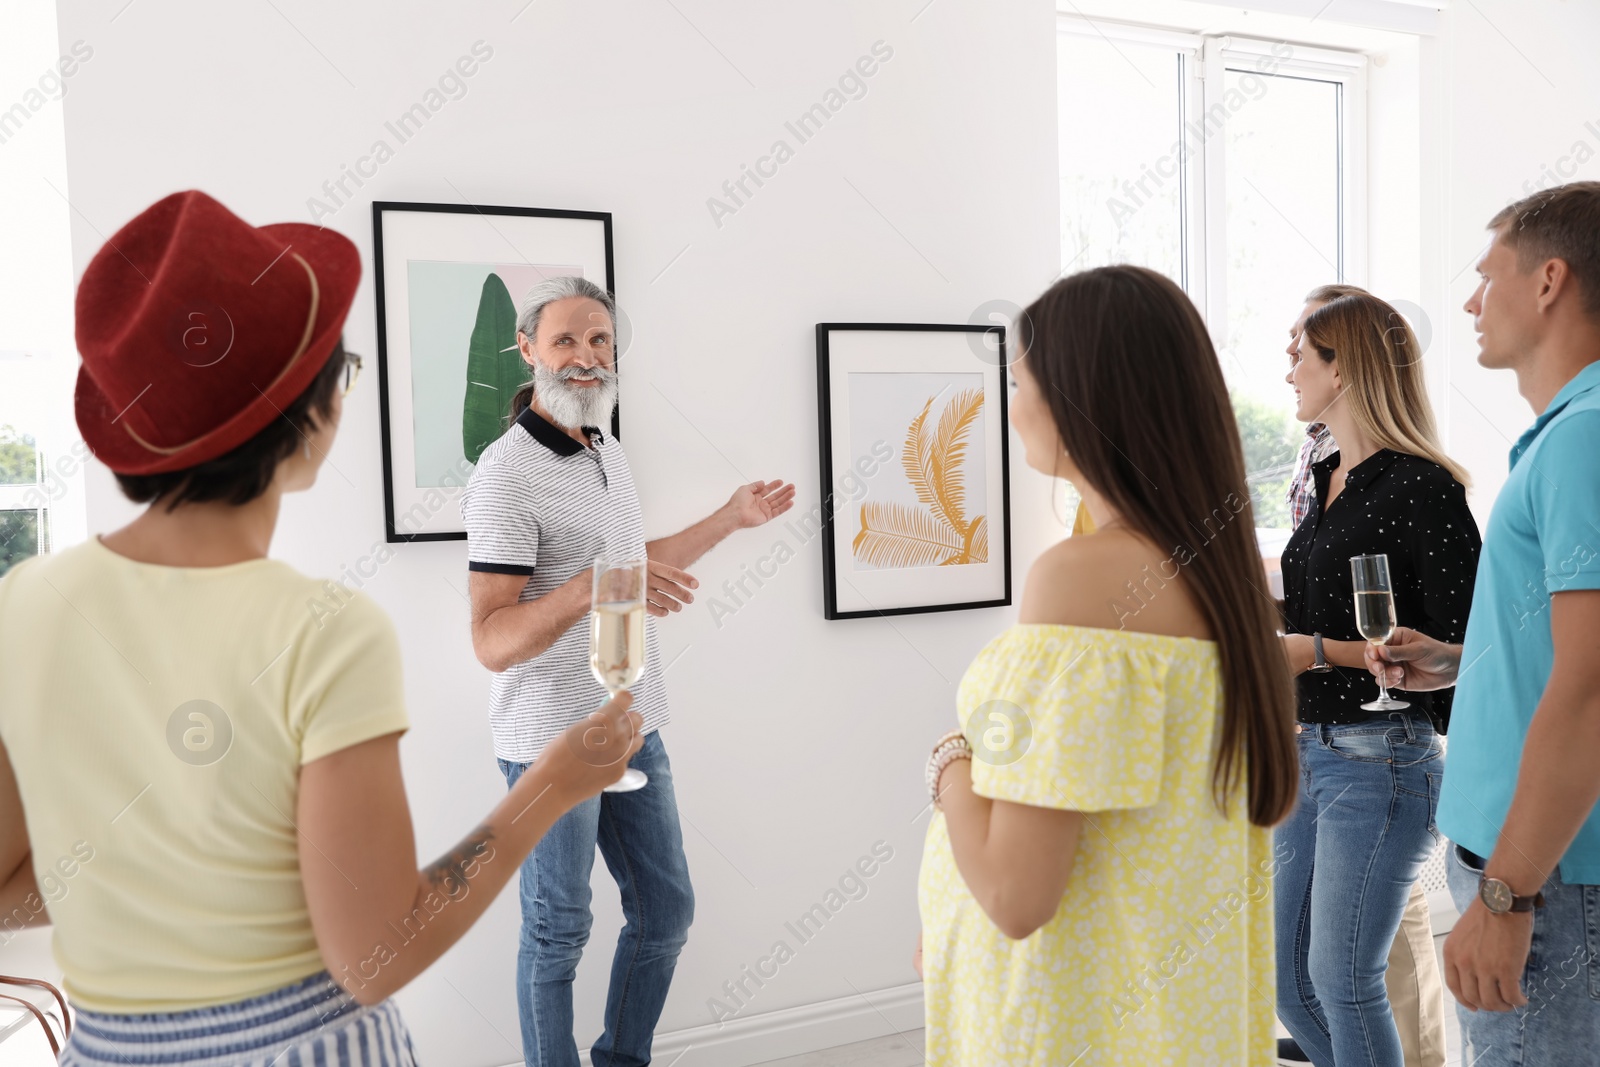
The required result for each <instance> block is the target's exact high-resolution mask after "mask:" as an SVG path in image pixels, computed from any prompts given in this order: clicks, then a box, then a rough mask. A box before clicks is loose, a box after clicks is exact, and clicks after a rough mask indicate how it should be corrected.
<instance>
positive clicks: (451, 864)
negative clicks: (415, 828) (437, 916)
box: [423, 823, 494, 900]
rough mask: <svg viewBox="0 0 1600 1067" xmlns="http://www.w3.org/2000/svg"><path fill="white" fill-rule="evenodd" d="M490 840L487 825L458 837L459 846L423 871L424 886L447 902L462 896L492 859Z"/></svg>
mask: <svg viewBox="0 0 1600 1067" xmlns="http://www.w3.org/2000/svg"><path fill="white" fill-rule="evenodd" d="M493 840H494V831H493V830H492V829H490V828H489V825H488V824H487V823H485V824H484V825H482V826H480V827H478V828H477V829H476V830H474V831H473V832H472V833H470V834H468V835H467V836H466V837H464V838H462V840H461V843H460V844H458V845H456V847H455V848H453V849H451V850H450V851H449V852H447V853H445V854H444V855H443V856H440V857H439V858H438V859H436V860H434V861H433V862H432V863H430V864H429V865H428V866H427V867H426V868H425V869H424V870H423V876H424V877H425V878H427V880H428V885H429V886H431V887H432V888H433V891H434V892H436V893H441V894H443V895H444V896H445V897H446V898H447V899H449V900H460V899H462V898H463V897H465V896H466V895H467V893H468V892H469V891H470V889H471V886H470V883H471V881H472V879H473V878H474V877H476V876H477V874H478V870H479V868H481V867H482V866H483V865H484V864H485V863H489V862H491V861H492V860H493V859H494V847H493V846H492V845H491V844H490V842H491V841H493Z"/></svg>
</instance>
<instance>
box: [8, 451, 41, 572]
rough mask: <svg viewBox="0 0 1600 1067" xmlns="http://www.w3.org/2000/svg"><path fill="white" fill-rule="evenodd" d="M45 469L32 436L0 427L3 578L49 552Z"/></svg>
mask: <svg viewBox="0 0 1600 1067" xmlns="http://www.w3.org/2000/svg"><path fill="white" fill-rule="evenodd" d="M44 469H45V468H44V457H43V456H42V455H41V454H40V452H39V449H38V447H37V446H36V445H35V442H34V439H33V438H32V437H30V436H28V435H26V434H21V433H18V432H17V431H16V429H15V428H14V427H10V426H0V575H3V574H5V572H6V571H8V570H10V569H11V568H12V566H14V565H15V564H17V563H20V562H21V561H22V560H25V559H27V558H28V557H29V556H35V555H38V554H39V553H41V552H48V551H50V510H49V508H48V507H46V500H47V499H48V498H47V496H46V494H45V493H44V492H43V488H42V484H41V483H42V481H43V474H44Z"/></svg>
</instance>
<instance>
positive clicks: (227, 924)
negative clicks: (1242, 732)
mask: <svg viewBox="0 0 1600 1067" xmlns="http://www.w3.org/2000/svg"><path fill="white" fill-rule="evenodd" d="M359 277H360V263H359V260H358V257H357V253H356V249H355V247H354V245H352V244H351V243H350V242H349V241H348V240H347V239H345V238H344V237H341V236H339V235H338V234H335V233H333V232H332V231H330V230H325V229H318V228H316V227H312V226H306V225H299V224H282V225H276V226H263V227H259V228H257V227H252V226H250V225H248V224H247V223H245V222H243V221H242V220H241V219H239V218H238V217H236V216H235V215H233V214H232V213H231V212H229V211H228V210H227V209H226V208H225V207H223V206H222V205H221V204H219V203H217V202H216V201H215V200H213V199H211V198H210V197H208V196H206V195H205V194H203V193H198V192H186V193H178V194H175V195H173V196H170V197H167V198H166V199H164V200H162V201H160V202H159V203H157V204H155V205H154V206H152V207H150V208H149V209H148V210H146V211H145V212H144V213H143V214H141V215H140V216H139V217H137V218H136V219H134V220H133V221H132V222H130V223H129V224H128V225H127V226H126V227H124V228H123V229H122V230H121V231H119V232H118V233H117V234H116V236H114V237H113V238H112V239H111V240H110V241H108V242H107V243H106V246H105V247H104V248H102V249H101V250H100V252H99V253H98V254H97V255H96V256H95V257H94V259H93V260H92V261H91V262H90V264H89V266H88V269H87V270H86V271H85V272H84V276H83V280H82V282H81V283H80V285H79V289H78V299H77V339H78V347H79V350H80V352H81V353H82V356H83V367H82V370H81V372H80V374H79V378H78V386H77V417H78V425H79V427H80V429H81V431H82V433H83V436H84V439H85V441H87V442H88V443H89V445H90V447H91V448H92V449H93V450H94V452H95V454H96V456H97V457H98V458H99V459H101V460H102V461H103V462H104V463H105V464H106V465H107V466H109V467H110V468H111V470H112V471H113V472H115V474H116V476H117V480H118V482H119V484H120V485H121V487H122V489H123V492H124V493H126V494H127V495H128V496H129V497H130V498H131V499H133V500H135V501H137V502H140V503H148V504H149V505H150V507H149V508H148V509H147V510H146V511H145V512H144V513H143V514H142V515H140V516H139V517H138V518H137V519H135V520H134V521H133V522H131V523H129V524H128V525H127V526H125V527H123V528H122V529H120V530H117V531H116V532H114V533H110V534H107V535H105V536H103V537H95V538H90V539H89V540H88V541H87V542H85V543H84V544H82V545H78V546H75V547H73V548H70V549H68V550H66V551H64V552H60V553H57V554H55V555H53V556H48V557H40V558H36V559H33V560H29V561H27V562H25V563H23V564H21V565H19V566H17V567H15V568H13V569H12V570H11V571H10V572H9V573H8V574H7V575H6V577H5V578H4V580H0V927H3V928H4V929H5V930H6V935H5V936H6V937H9V935H10V931H12V930H15V929H17V928H18V927H19V926H25V925H28V924H29V923H30V922H41V921H51V922H53V923H54V926H55V930H54V942H53V946H54V951H55V956H56V960H57V961H58V963H59V965H60V966H61V969H62V971H63V972H64V974H65V985H66V988H67V992H68V995H69V996H70V998H71V1000H72V1001H73V1004H74V1007H75V1008H76V1014H77V1026H76V1028H75V1030H74V1031H73V1033H72V1036H71V1038H70V1040H69V1041H68V1044H67V1047H66V1049H65V1051H64V1052H63V1054H62V1059H61V1062H62V1063H63V1064H110V1063H127V1062H139V1063H144V1064H162V1065H166V1064H172V1065H179V1064H219V1065H220V1064H224V1063H227V1064H238V1063H252V1064H263V1065H265V1064H281V1065H286V1067H287V1065H296V1064H302V1063H303V1064H307V1065H309V1064H312V1063H317V1064H324V1063H327V1064H368V1063H371V1064H378V1063H383V1064H392V1065H396V1067H400V1065H404V1064H409V1063H411V1062H412V1056H411V1044H410V1039H409V1037H408V1035H407V1033H406V1030H405V1026H404V1024H403V1023H402V1021H401V1020H400V1017H399V1013H398V1012H397V1011H396V1010H395V1008H394V1006H393V1004H392V1002H390V1001H389V1000H388V997H389V995H390V994H391V993H393V992H394V991H395V990H397V989H399V988H400V987H402V986H403V985H405V984H406V983H407V982H408V981H410V980H411V979H412V978H413V977H415V976H416V975H417V974H419V973H420V972H421V971H423V970H424V969H426V968H427V967H428V965H429V964H431V963H432V962H433V961H434V960H435V959H437V958H438V957H439V956H440V955H441V954H442V953H443V952H444V951H445V950H446V949H447V948H449V947H450V945H452V944H453V943H454V942H455V941H456V940H457V939H458V938H460V937H461V935H462V934H464V933H465V932H466V930H467V929H468V928H469V927H470V926H471V925H472V924H473V922H475V921H476V919H477V918H478V916H479V915H481V914H482V913H483V911H484V909H485V908H486V907H487V906H488V904H489V902H490V901H491V900H492V899H493V898H494V896H495V895H496V894H497V893H498V892H499V891H500V889H501V888H502V887H503V886H504V885H505V884H506V883H507V881H509V880H510V878H511V877H512V876H513V875H514V874H515V873H516V872H517V870H518V867H519V865H520V864H521V862H522V860H523V859H524V857H526V856H527V854H528V853H529V851H530V850H531V849H532V848H533V846H534V844H535V843H536V842H537V841H538V840H539V838H540V837H541V835H542V834H543V833H544V831H545V830H546V829H547V828H548V827H549V826H550V824H551V823H552V822H554V821H555V820H556V819H557V818H559V817H560V816H561V815H562V814H563V813H564V812H566V811H567V810H568V809H569V808H571V807H572V806H573V805H574V804H576V803H578V802H580V801H582V800H584V799H587V798H588V797H591V796H594V795H595V794H596V793H598V792H599V791H600V789H601V788H602V787H603V786H605V785H607V784H609V783H611V782H614V781H616V780H617V779H618V778H619V777H620V776H621V773H622V771H623V769H624V767H625V766H626V764H627V761H628V758H629V756H631V755H632V753H633V752H635V751H637V749H638V747H639V736H640V735H639V726H640V722H639V717H638V716H637V715H636V714H634V713H632V712H630V711H629V710H628V702H629V701H628V698H627V696H626V695H623V696H621V697H619V698H618V699H617V700H614V701H612V702H611V703H609V704H607V705H606V706H605V707H604V708H602V709H601V710H600V711H599V712H597V713H596V715H595V716H593V717H591V718H590V719H589V720H587V721H586V722H583V723H580V724H578V725H577V726H575V727H574V728H573V730H571V731H569V733H568V738H567V740H568V742H569V743H568V744H565V745H552V746H550V747H549V748H548V749H546V751H545V754H544V756H543V757H542V758H541V759H540V761H539V762H538V763H537V764H536V765H535V766H534V767H533V768H531V769H530V771H529V773H528V774H526V775H524V776H523V777H522V779H520V780H519V782H518V783H517V785H516V787H515V788H513V789H512V790H511V792H510V793H509V794H508V796H507V797H506V799H505V800H504V801H503V802H502V803H500V804H499V805H498V806H496V807H495V808H494V809H493V811H491V812H490V813H489V815H488V816H487V817H486V818H485V819H484V821H483V822H482V824H481V825H479V826H478V828H477V829H476V830H474V831H473V832H472V833H471V834H470V835H468V837H467V838H466V839H465V840H463V841H462V842H461V844H460V845H458V846H457V847H456V848H455V849H454V850H452V851H451V852H450V853H449V854H448V855H446V856H444V857H442V858H441V859H439V860H438V861H436V862H435V863H433V864H430V865H429V866H427V867H424V868H422V869H421V870H418V869H417V862H416V854H415V849H414V845H413V834H412V825H411V817H410V812H409V810H408V808H407V806H406V796H405V789H404V785H403V783H402V781H401V776H400V761H399V738H400V734H401V733H402V732H404V731H405V729H406V726H407V719H406V712H405V706H404V699H403V691H402V686H401V662H400V650H399V645H398V642H397V640H396V637H395V633H394V628H393V626H392V624H391V623H390V621H389V619H388V617H387V616H386V615H385V614H384V613H383V612H382V610H381V609H379V608H378V607H377V605H376V604H375V603H374V602H373V601H371V600H370V599H369V598H367V597H366V596H364V595H362V594H360V593H355V592H351V591H350V590H348V589H345V588H343V587H341V586H334V585H332V584H331V583H325V582H321V581H318V580H315V579H312V578H308V577H305V576H303V575H301V574H299V573H298V572H296V571H295V570H294V569H292V568H291V567H289V566H287V565H286V564H284V563H281V562H278V561H276V560H272V559H270V558H268V556H267V550H268V548H269V546H270V545H271V541H272V534H273V531H274V528H275V526H276V523H277V517H278V506H279V502H280V500H281V498H282V495H283V494H284V493H285V492H293V491H295V490H299V489H305V488H308V487H309V486H310V485H311V484H312V483H313V481H314V480H315V479H316V476H317V472H318V470H319V468H320V467H321V464H322V461H323V459H324V457H325V456H326V454H327V451H328V449H329V447H330V446H331V445H332V442H333V437H334V435H335V433H336V432H337V429H338V424H339V415H340V411H341V405H342V397H343V391H342V390H341V383H342V384H343V386H344V389H346V390H347V389H348V387H349V385H350V384H351V383H353V381H354V374H355V371H356V370H357V369H358V368H359V366H360V363H359V360H356V359H355V358H354V357H351V356H348V355H347V354H346V353H345V352H344V349H343V345H342V343H341V339H340V331H341V329H342V327H343V323H344V319H345V316H346V314H347V313H348V311H349V308H350V302H351V300H352V298H353V296H354V293H355V289H356V283H357V281H358V280H359ZM47 909H48V917H46V910H47Z"/></svg>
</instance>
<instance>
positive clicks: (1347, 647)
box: [1276, 292, 1481, 1067]
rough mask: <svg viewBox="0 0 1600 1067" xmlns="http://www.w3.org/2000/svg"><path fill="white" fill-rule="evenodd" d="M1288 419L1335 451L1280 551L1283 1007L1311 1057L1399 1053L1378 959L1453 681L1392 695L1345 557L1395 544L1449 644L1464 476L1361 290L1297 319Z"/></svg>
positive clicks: (1389, 549)
mask: <svg viewBox="0 0 1600 1067" xmlns="http://www.w3.org/2000/svg"><path fill="white" fill-rule="evenodd" d="M1286 380H1287V381H1288V382H1289V384H1291V385H1293V386H1294V389H1295V397H1296V401H1297V405H1298V410H1297V415H1298V417H1299V418H1300V419H1301V420H1302V421H1305V422H1321V423H1323V424H1324V425H1325V426H1326V427H1327V429H1328V431H1329V433H1330V434H1331V435H1332V439H1333V441H1334V442H1335V444H1336V446H1337V447H1336V450H1335V451H1333V452H1332V453H1330V454H1329V455H1328V456H1327V457H1326V458H1325V459H1322V460H1320V461H1318V462H1316V463H1314V464H1312V468H1311V470H1312V477H1313V479H1314V490H1315V491H1314V493H1313V494H1312V495H1311V500H1310V510H1309V512H1308V513H1307V514H1306V516H1305V518H1304V519H1303V520H1302V521H1301V523H1300V525H1299V526H1298V527H1296V529H1295V533H1294V536H1293V537H1291V538H1290V540H1289V543H1288V544H1287V545H1286V546H1285V547H1284V552H1283V587H1284V614H1285V618H1286V621H1287V631H1286V632H1287V636H1286V637H1284V638H1283V643H1284V648H1285V651H1286V653H1287V656H1288V659H1289V663H1290V666H1291V669H1292V670H1293V671H1294V672H1295V674H1296V684H1297V696H1298V700H1297V708H1298V717H1299V725H1300V732H1299V733H1298V734H1297V741H1298V746H1299V752H1300V763H1301V768H1302V772H1301V783H1300V785H1301V788H1300V795H1299V800H1298V803H1297V805H1296V809H1295V813H1294V814H1293V815H1292V816H1291V817H1290V819H1289V820H1288V821H1287V822H1286V823H1284V825H1283V826H1281V827H1279V828H1278V832H1277V850H1278V855H1279V859H1280V862H1281V867H1280V869H1279V873H1278V886H1277V897H1276V899H1277V908H1276V910H1277V935H1276V936H1277V956H1278V996H1277V999H1278V1015H1279V1017H1280V1018H1281V1019H1282V1020H1283V1023H1284V1025H1285V1026H1286V1027H1288V1029H1289V1032H1290V1033H1291V1034H1293V1035H1294V1038H1295V1041H1296V1042H1297V1043H1298V1044H1299V1046H1300V1048H1301V1050H1302V1051H1303V1052H1304V1053H1305V1054H1306V1055H1308V1056H1309V1057H1310V1058H1311V1062H1312V1063H1314V1064H1316V1065H1317V1067H1333V1065H1334V1063H1335V1062H1337V1063H1338V1064H1339V1067H1364V1065H1369V1064H1370V1065H1373V1067H1403V1063H1404V1059H1403V1054H1402V1049H1401V1044H1400V1039H1399V1035H1398V1033H1397V1031H1396V1027H1395V1022H1394V1018H1393V1014H1392V1011H1391V1009H1390V1005H1389V1000H1388V996H1387V993H1386V991H1385V987H1384V973H1385V969H1386V966H1387V960H1388V958H1389V951H1390V946H1391V944H1392V943H1393V941H1394V937H1395V932H1396V930H1397V929H1398V928H1399V925H1400V920H1401V916H1402V914H1403V912H1404V911H1405V906H1406V900H1407V897H1408V895H1409V893H1410V891H1411V886H1412V884H1413V883H1414V882H1415V881H1416V879H1417V875H1418V873H1419V871H1420V870H1421V867H1422V864H1423V862H1424V861H1425V860H1426V859H1427V857H1428V855H1429V854H1430V853H1431V852H1432V850H1433V848H1434V846H1435V845H1436V844H1437V843H1438V841H1439V833H1438V830H1437V829H1436V828H1435V826H1434V811H1435V808H1436V807H1437V805H1438V800H1439V782H1440V779H1441V777H1442V762H1443V759H1442V751H1441V748H1440V745H1439V735H1440V734H1443V733H1444V732H1445V730H1446V729H1447V728H1448V725H1449V720H1450V703H1449V693H1448V691H1447V690H1446V691H1440V692H1433V693H1425V692H1417V693H1404V692H1396V693H1394V694H1393V696H1394V697H1395V698H1397V699H1398V700H1399V701H1402V702H1405V703H1407V704H1408V705H1409V706H1408V707H1404V708H1400V709H1398V710H1392V711H1390V710H1371V709H1366V708H1363V707H1362V705H1363V704H1367V703H1371V702H1372V701H1374V700H1375V699H1376V698H1377V696H1378V687H1377V684H1376V682H1375V680H1374V678H1373V677H1372V675H1371V674H1370V673H1369V672H1368V671H1367V669H1366V667H1365V665H1364V661H1363V658H1362V656H1363V649H1364V648H1365V647H1366V642H1365V641H1364V640H1362V638H1361V635H1360V633H1359V632H1358V631H1357V629H1356V618H1355V606H1354V605H1355V601H1354V591H1353V586H1352V579H1351V569H1350V560H1351V558H1352V557H1354V556H1361V555H1370V554H1379V553H1381V554H1383V555H1386V556H1387V557H1388V565H1389V576H1390V582H1391V585H1392V587H1393V591H1394V611H1395V616H1396V618H1397V620H1398V622H1399V623H1400V624H1401V625H1404V626H1408V627H1411V628H1413V629H1415V630H1417V631H1419V632H1421V633H1425V634H1428V635H1429V636H1431V637H1435V638H1438V639H1440V640H1445V641H1451V642H1459V641H1460V640H1461V639H1462V636H1463V634H1464V632H1465V629H1466V624H1467V611H1468V608H1469V607H1470V605H1471V602H1472V585H1473V575H1474V572H1475V570H1476V567H1477V561H1478V549H1479V546H1480V544H1481V541H1480V539H1479V537H1478V527H1477V524H1476V523H1475V522H1474V520H1473V517H1472V513H1471V511H1469V510H1468V508H1467V499H1466V483H1467V476H1466V473H1465V472H1464V471H1463V470H1462V469H1461V468H1460V467H1459V466H1458V465H1457V464H1456V463H1454V462H1453V461H1452V460H1451V459H1450V458H1449V457H1448V456H1446V455H1445V454H1444V453H1443V452H1442V451H1441V450H1440V448H1439V445H1438V442H1437V438H1436V435H1435V433H1434V428H1433V417H1432V413H1431V410H1430V408H1429V405H1428V397H1427V391H1426V388H1425V386H1424V383H1423V372H1422V360H1421V351H1420V348H1419V346H1418V344H1417V339H1416V336H1415V335H1414V334H1413V333H1412V331H1411V328H1410V327H1409V326H1408V325H1407V324H1406V321H1405V319H1404V318H1402V317H1401V315H1400V314H1399V313H1398V312H1397V311H1395V309H1394V308H1392V307H1390V306H1389V305H1388V304H1386V303H1384V302H1383V301H1382V300H1379V299H1378V298H1377V297H1374V296H1371V295H1370V294H1366V293H1361V292H1356V293H1350V294H1347V295H1343V296H1338V297H1336V298H1335V299H1333V300H1330V301H1328V302H1327V303H1326V304H1324V305H1323V306H1322V307H1320V308H1318V309H1317V310H1315V311H1313V312H1312V313H1311V314H1310V315H1308V316H1307V317H1306V319H1305V324H1304V329H1303V333H1302V335H1301V337H1300V342H1299V345H1298V350H1297V353H1296V356H1295V362H1294V364H1293V366H1292V367H1291V369H1290V371H1289V374H1288V376H1287V378H1286Z"/></svg>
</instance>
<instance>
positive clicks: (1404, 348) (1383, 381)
mask: <svg viewBox="0 0 1600 1067" xmlns="http://www.w3.org/2000/svg"><path fill="white" fill-rule="evenodd" d="M1305 339H1306V341H1307V342H1308V343H1309V344H1310V345H1311V347H1312V350H1313V351H1315V352H1316V354H1317V355H1318V357H1320V358H1321V359H1322V361H1323V362H1325V363H1332V362H1333V361H1334V359H1336V358H1337V359H1338V360H1339V378H1340V380H1341V381H1343V382H1344V394H1343V395H1344V397H1345V401H1346V403H1347V404H1348V405H1349V407H1350V415H1351V417H1352V418H1354V419H1355V421H1356V425H1357V426H1359V427H1360V428H1361V432H1362V433H1364V434H1366V436H1367V437H1368V439H1369V440H1371V441H1372V443H1373V444H1375V445H1377V446H1378V447H1379V448H1391V449H1393V450H1394V451H1396V452H1404V453H1406V454H1408V455H1412V456H1421V457H1422V458H1424V459H1430V460H1432V461H1433V462H1435V463H1437V464H1438V465H1439V466H1441V467H1443V468H1444V469H1445V470H1447V471H1449V472H1450V476H1451V477H1452V478H1454V479H1455V480H1456V481H1458V482H1460V483H1461V484H1462V485H1463V486H1466V487H1470V486H1471V484H1472V479H1471V476H1469V475H1468V474H1467V470H1466V468H1465V467H1463V466H1461V464H1459V463H1457V462H1456V461H1455V460H1453V459H1451V458H1450V457H1449V456H1447V455H1445V452H1444V449H1443V448H1441V447H1439V435H1438V433H1437V431H1435V429H1434V425H1433V406H1432V405H1431V404H1429V403H1428V386H1427V382H1426V381H1425V380H1424V378H1423V376H1422V346H1421V345H1419V344H1418V343H1417V335H1416V334H1414V333H1412V332H1411V326H1410V325H1409V324H1408V323H1407V322H1406V320H1405V317H1404V316H1402V315H1401V314H1400V312H1398V311H1396V310H1395V309H1394V308H1393V307H1391V306H1390V305H1389V304H1388V303H1387V302H1385V301H1383V300H1379V299H1378V298H1377V297H1375V296H1373V295H1372V294H1371V293H1364V292H1360V291H1357V292H1355V293H1350V294H1348V295H1345V296H1341V297H1338V298H1336V299H1334V300H1331V301H1329V302H1328V303H1327V304H1324V305H1323V306H1322V307H1320V308H1318V309H1317V310H1316V311H1313V312H1312V313H1311V314H1310V315H1308V316H1306V329H1305ZM1301 358H1305V357H1304V356H1303V355H1302V357H1301Z"/></svg>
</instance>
